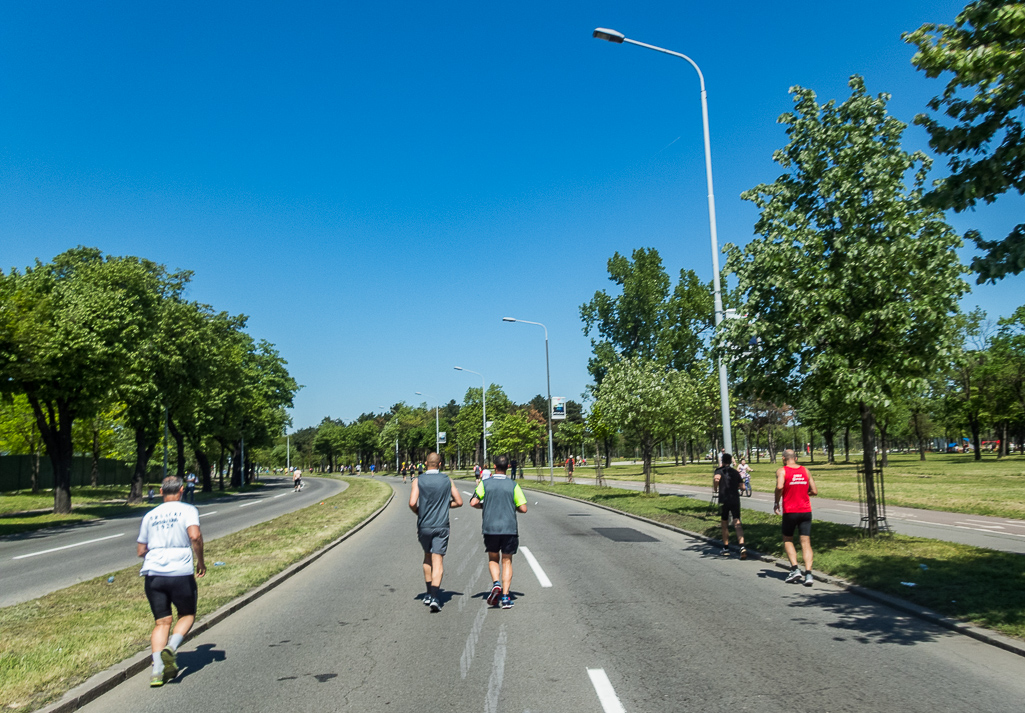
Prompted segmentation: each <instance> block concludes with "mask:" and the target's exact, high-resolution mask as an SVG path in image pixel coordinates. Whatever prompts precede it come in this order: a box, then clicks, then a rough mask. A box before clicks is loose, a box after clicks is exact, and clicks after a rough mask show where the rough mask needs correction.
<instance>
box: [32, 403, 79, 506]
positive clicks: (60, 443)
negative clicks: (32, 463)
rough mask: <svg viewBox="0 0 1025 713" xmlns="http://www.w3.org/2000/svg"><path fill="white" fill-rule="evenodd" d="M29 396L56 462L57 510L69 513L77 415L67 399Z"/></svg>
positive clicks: (54, 472) (54, 480)
mask: <svg viewBox="0 0 1025 713" xmlns="http://www.w3.org/2000/svg"><path fill="white" fill-rule="evenodd" d="M27 396H28V400H29V403H30V404H31V405H32V412H33V413H34V414H35V416H36V425H37V426H38V427H39V435H40V436H42V438H43V443H44V444H45V445H46V454H47V455H48V456H49V457H50V464H51V465H52V466H53V512H54V513H55V514H57V515H67V514H68V513H70V512H71V457H72V455H73V454H74V448H73V447H72V444H71V426H72V424H73V423H74V420H75V415H74V413H73V411H72V409H71V407H70V406H69V404H68V403H67V401H65V400H63V399H57V400H56V402H52V401H48V402H46V403H45V404H44V403H41V402H40V401H39V399H38V398H37V397H36V396H35V395H34V394H27ZM44 406H45V407H46V411H45V412H44V411H43V407H44ZM55 407H56V410H55Z"/></svg>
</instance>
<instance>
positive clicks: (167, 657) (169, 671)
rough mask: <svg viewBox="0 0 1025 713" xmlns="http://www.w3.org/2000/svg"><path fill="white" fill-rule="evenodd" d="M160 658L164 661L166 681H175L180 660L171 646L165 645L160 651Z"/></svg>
mask: <svg viewBox="0 0 1025 713" xmlns="http://www.w3.org/2000/svg"><path fill="white" fill-rule="evenodd" d="M160 660H161V661H163V662H164V682H165V683H166V682H168V681H173V680H174V677H175V676H177V675H178V662H177V661H176V660H175V655H174V651H172V650H171V647H170V646H165V647H164V650H163V651H161V652H160Z"/></svg>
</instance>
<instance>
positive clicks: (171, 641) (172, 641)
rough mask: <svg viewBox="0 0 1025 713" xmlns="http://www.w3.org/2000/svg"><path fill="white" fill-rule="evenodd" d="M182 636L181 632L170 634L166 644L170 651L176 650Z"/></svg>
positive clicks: (180, 643)
mask: <svg viewBox="0 0 1025 713" xmlns="http://www.w3.org/2000/svg"><path fill="white" fill-rule="evenodd" d="M184 638H185V637H184V636H182V635H181V634H171V636H170V637H168V639H167V645H168V646H170V647H171V651H177V650H178V647H179V646H181V645H182V639H184Z"/></svg>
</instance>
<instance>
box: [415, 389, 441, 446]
mask: <svg viewBox="0 0 1025 713" xmlns="http://www.w3.org/2000/svg"><path fill="white" fill-rule="evenodd" d="M416 395H417V396H426V397H427V398H429V399H434V452H435V453H437V454H438V455H441V431H440V430H439V428H440V427H441V422H440V421H439V419H438V397H436V396H431V395H430V394H425V393H423V392H422V391H417V392H416Z"/></svg>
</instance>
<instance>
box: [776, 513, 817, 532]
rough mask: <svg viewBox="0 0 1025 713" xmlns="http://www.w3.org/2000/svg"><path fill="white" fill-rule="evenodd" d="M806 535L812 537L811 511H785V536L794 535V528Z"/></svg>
mask: <svg viewBox="0 0 1025 713" xmlns="http://www.w3.org/2000/svg"><path fill="white" fill-rule="evenodd" d="M795 529H796V530H797V531H798V534H800V535H802V536H804V537H811V513H810V512H785V513H783V537H793V536H794V530H795Z"/></svg>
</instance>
